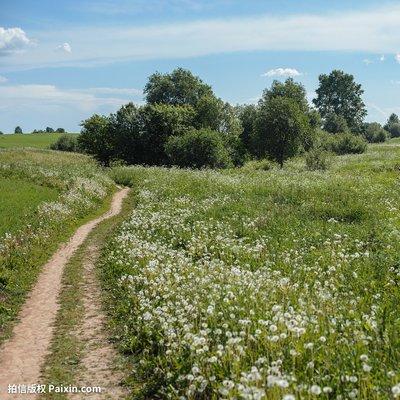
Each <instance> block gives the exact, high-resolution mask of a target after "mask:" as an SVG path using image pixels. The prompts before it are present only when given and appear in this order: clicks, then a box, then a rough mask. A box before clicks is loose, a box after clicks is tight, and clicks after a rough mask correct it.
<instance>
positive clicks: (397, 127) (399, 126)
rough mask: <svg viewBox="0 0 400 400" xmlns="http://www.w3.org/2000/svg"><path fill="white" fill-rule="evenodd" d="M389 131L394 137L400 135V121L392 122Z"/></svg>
mask: <svg viewBox="0 0 400 400" xmlns="http://www.w3.org/2000/svg"><path fill="white" fill-rule="evenodd" d="M389 133H390V136H391V137H392V138H396V137H400V123H394V124H391V125H390V127H389Z"/></svg>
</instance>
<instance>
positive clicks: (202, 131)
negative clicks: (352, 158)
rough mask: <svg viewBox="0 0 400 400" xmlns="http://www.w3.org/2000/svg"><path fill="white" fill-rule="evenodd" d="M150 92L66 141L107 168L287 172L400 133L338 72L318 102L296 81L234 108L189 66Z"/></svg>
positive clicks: (94, 119)
mask: <svg viewBox="0 0 400 400" xmlns="http://www.w3.org/2000/svg"><path fill="white" fill-rule="evenodd" d="M144 94H145V100H146V103H145V104H144V105H141V106H138V105H135V104H133V103H129V104H126V105H124V106H122V107H121V108H120V109H119V110H118V111H117V112H116V113H112V114H110V115H108V116H105V115H98V114H95V115H93V116H91V117H90V118H88V119H87V120H85V121H83V122H82V131H81V134H80V135H79V137H77V138H69V139H66V138H63V139H60V140H61V141H62V140H64V142H65V144H66V145H68V146H69V149H73V150H77V149H79V150H80V151H83V152H86V153H89V154H92V155H93V156H94V157H95V158H97V159H98V160H99V161H100V162H101V163H103V164H106V165H107V164H110V163H112V162H115V161H122V162H124V163H127V164H144V165H165V166H171V165H176V166H180V167H193V168H201V167H211V168H224V167H230V166H239V165H242V164H243V163H244V162H245V161H246V160H249V159H253V158H270V159H272V160H274V161H276V162H277V163H279V164H280V165H281V166H282V165H283V163H284V162H285V161H286V160H287V159H288V158H290V157H293V156H295V155H297V154H299V153H301V152H309V151H311V150H314V151H315V150H316V149H320V150H321V151H332V152H335V153H337V154H345V153H360V152H363V151H364V150H365V148H366V141H370V142H380V141H384V140H386V138H387V137H388V136H389V135H391V136H398V132H399V129H398V128H399V120H398V117H397V116H395V115H392V116H391V117H390V118H389V121H388V123H387V124H386V125H385V127H382V126H381V125H380V124H378V123H365V122H364V118H365V116H366V114H367V112H366V107H365V104H364V102H363V100H362V95H363V89H362V87H361V85H360V84H358V83H356V82H355V81H354V77H353V76H352V75H350V74H346V73H344V72H343V71H339V70H334V71H332V72H331V73H330V74H329V75H325V74H322V75H320V76H319V87H318V89H317V91H316V94H317V96H316V98H315V99H314V100H313V102H312V104H309V102H308V101H307V97H306V91H305V88H304V86H303V85H302V84H300V83H298V82H295V81H294V80H293V79H291V78H289V79H287V80H286V81H284V82H279V81H274V82H273V83H272V85H271V87H269V88H267V89H265V90H264V92H263V94H262V97H261V99H260V100H259V102H258V104H254V105H240V106H232V105H231V104H229V103H227V102H224V101H222V100H221V99H220V98H218V97H217V96H216V95H215V93H214V92H213V90H212V88H211V86H209V85H208V84H206V83H205V82H203V81H202V80H201V79H200V78H199V77H197V76H194V75H193V74H192V73H191V72H190V71H188V70H185V69H182V68H178V69H175V70H174V71H172V72H171V73H167V74H161V73H158V72H157V73H155V74H152V75H151V76H150V77H149V79H148V82H147V84H146V86H145V88H144ZM72 141H76V142H74V143H72ZM59 147H62V146H59ZM55 148H57V145H55Z"/></svg>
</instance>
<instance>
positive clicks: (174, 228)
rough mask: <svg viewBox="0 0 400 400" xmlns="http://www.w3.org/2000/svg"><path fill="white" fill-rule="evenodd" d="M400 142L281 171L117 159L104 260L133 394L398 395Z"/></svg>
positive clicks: (107, 289) (116, 333) (117, 338)
mask: <svg viewBox="0 0 400 400" xmlns="http://www.w3.org/2000/svg"><path fill="white" fill-rule="evenodd" d="M399 169H400V142H399V141H398V140H397V141H396V140H392V141H390V142H387V143H385V144H381V145H371V146H369V148H368V151H367V152H366V153H365V154H363V155H347V156H341V157H335V158H334V161H333V165H332V166H331V168H330V169H329V170H328V171H314V172H311V171H307V170H306V168H305V165H304V160H303V159H302V158H297V159H294V160H292V161H289V162H288V163H287V165H286V166H285V168H284V169H282V170H281V169H279V168H273V169H271V170H268V171H262V170H258V169H257V163H255V164H253V165H252V166H251V167H247V168H246V167H245V168H241V169H240V168H238V169H230V170H224V171H215V170H214V171H213V170H197V171H194V170H179V169H165V168H161V167H149V168H146V167H140V166H136V167H115V168H114V169H112V171H111V177H112V178H113V179H114V180H115V181H116V182H117V183H119V184H123V185H128V186H131V187H132V190H133V196H134V207H133V209H132V211H131V214H130V216H129V218H128V219H127V220H126V221H125V222H123V223H122V224H121V225H120V226H119V228H118V229H117V230H116V231H115V233H114V235H113V236H112V237H111V238H110V239H109V240H108V243H107V245H106V247H105V249H104V251H103V256H102V259H101V262H100V264H99V271H100V274H101V278H102V282H103V287H104V289H105V293H106V304H107V309H108V313H109V316H110V319H111V326H112V330H113V335H114V341H115V343H116V344H117V345H118V346H119V349H120V351H121V352H122V353H123V354H124V355H126V356H127V357H128V359H129V362H130V363H131V365H132V367H130V369H129V370H128V371H130V376H129V377H128V379H127V383H128V385H129V386H130V389H131V391H132V396H133V398H176V399H233V398H243V399H261V398H268V399H285V400H293V399H309V398H310V399H311V398H317V397H318V398H325V399H332V398H335V399H353V398H354V399H389V398H395V397H398V396H399V395H400V370H399V365H400V335H399V329H400V319H399V312H398V311H399V302H400V291H399V284H400V258H399V254H400V240H399V239H400V213H399V204H400V180H399Z"/></svg>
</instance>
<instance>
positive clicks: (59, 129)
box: [56, 128, 65, 133]
mask: <svg viewBox="0 0 400 400" xmlns="http://www.w3.org/2000/svg"><path fill="white" fill-rule="evenodd" d="M56 132H57V133H65V129H64V128H57V129H56Z"/></svg>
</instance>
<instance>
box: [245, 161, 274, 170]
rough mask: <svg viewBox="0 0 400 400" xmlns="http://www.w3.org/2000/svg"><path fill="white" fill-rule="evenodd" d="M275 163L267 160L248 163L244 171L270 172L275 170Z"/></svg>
mask: <svg viewBox="0 0 400 400" xmlns="http://www.w3.org/2000/svg"><path fill="white" fill-rule="evenodd" d="M274 165H275V164H274V163H273V162H272V161H270V160H267V159H262V160H251V161H247V162H246V163H245V164H244V165H243V167H242V170H243V171H249V172H250V171H269V170H271V169H272V168H274Z"/></svg>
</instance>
